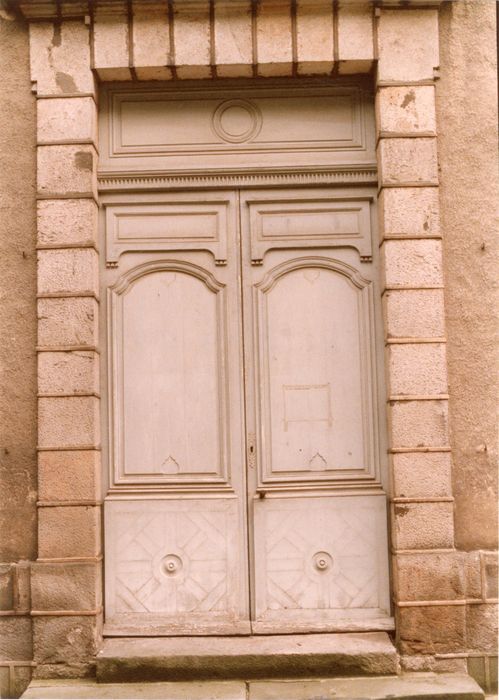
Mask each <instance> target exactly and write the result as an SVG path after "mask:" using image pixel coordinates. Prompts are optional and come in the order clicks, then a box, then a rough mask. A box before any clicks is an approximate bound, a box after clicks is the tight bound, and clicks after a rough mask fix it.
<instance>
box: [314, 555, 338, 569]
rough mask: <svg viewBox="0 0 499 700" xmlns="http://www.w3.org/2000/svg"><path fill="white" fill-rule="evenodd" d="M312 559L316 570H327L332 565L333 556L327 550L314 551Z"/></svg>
mask: <svg viewBox="0 0 499 700" xmlns="http://www.w3.org/2000/svg"><path fill="white" fill-rule="evenodd" d="M312 560H313V563H314V566H315V568H316V569H317V570H318V571H327V570H328V569H330V568H331V567H332V565H333V557H332V556H331V555H330V554H328V553H327V552H316V553H315V554H314V556H313V557H312Z"/></svg>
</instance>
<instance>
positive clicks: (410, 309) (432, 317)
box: [383, 289, 445, 339]
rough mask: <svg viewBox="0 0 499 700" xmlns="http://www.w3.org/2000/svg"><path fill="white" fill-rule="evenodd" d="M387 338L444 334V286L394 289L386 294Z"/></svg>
mask: <svg viewBox="0 0 499 700" xmlns="http://www.w3.org/2000/svg"><path fill="white" fill-rule="evenodd" d="M383 306H384V312H385V314H384V316H385V330H386V335H387V338H388V339H397V338H442V337H443V336H444V334H445V319H444V294H443V291H442V290H441V289H406V290H403V289H398V290H397V289H394V290H390V291H387V292H385V294H384V295H383Z"/></svg>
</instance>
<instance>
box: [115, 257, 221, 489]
mask: <svg viewBox="0 0 499 700" xmlns="http://www.w3.org/2000/svg"><path fill="white" fill-rule="evenodd" d="M110 308H111V314H112V320H113V351H114V357H113V359H114V369H115V372H114V382H115V399H116V402H115V411H114V438H115V440H114V443H115V444H114V450H115V483H116V484H119V483H127V482H129V481H134V480H140V481H143V482H144V481H152V482H157V481H158V480H164V481H186V480H194V481H195V480H203V481H204V482H206V481H214V480H215V481H225V480H226V479H227V471H228V465H227V415H226V412H227V400H228V395H227V391H226V388H227V376H226V367H227V364H228V362H227V348H226V335H227V334H226V310H227V304H226V292H225V289H224V287H223V285H221V284H219V283H217V282H216V281H215V280H214V279H213V278H212V277H211V276H209V275H207V274H206V273H205V272H203V271H202V270H201V269H200V268H199V267H198V266H194V265H192V264H190V263H188V262H186V261H169V260H168V261H153V262H151V263H146V264H143V265H141V266H139V269H138V270H137V269H135V268H134V269H132V271H131V275H128V276H124V277H123V278H121V280H120V283H119V284H118V285H117V286H115V287H114V288H112V289H111V291H110Z"/></svg>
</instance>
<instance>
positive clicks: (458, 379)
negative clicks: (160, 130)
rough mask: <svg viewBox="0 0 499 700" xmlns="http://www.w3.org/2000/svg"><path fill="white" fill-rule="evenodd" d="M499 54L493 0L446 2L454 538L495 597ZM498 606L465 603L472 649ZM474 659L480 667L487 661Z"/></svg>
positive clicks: (445, 193) (443, 163)
mask: <svg viewBox="0 0 499 700" xmlns="http://www.w3.org/2000/svg"><path fill="white" fill-rule="evenodd" d="M496 62H497V52H496V4H495V2H494V1H493V0H482V1H481V0H468V1H466V2H463V1H462V0H460V1H459V2H453V3H446V4H445V5H444V6H443V7H442V9H441V12H440V66H441V79H440V80H439V81H438V83H437V116H438V147H439V161H440V182H441V187H440V197H441V199H440V201H441V216H442V230H443V240H444V266H445V267H444V270H445V303H446V330H447V339H448V356H447V357H448V370H449V393H450V420H451V447H452V457H453V492H454V496H455V542H456V547H457V548H458V549H460V550H464V551H466V552H468V553H469V554H468V560H469V561H470V562H471V561H472V560H473V559H474V558H477V557H479V556H481V557H482V558H484V560H485V562H484V569H483V573H484V576H485V578H486V587H487V589H488V590H489V595H490V597H491V598H494V597H496V596H497V588H496V584H497V559H496V558H495V556H494V555H493V554H492V553H489V550H494V549H495V548H496V547H497V446H498V433H497V425H498V423H497V418H498V415H497V396H498V382H497V370H498V332H499V323H498V313H497V312H498V308H499V307H498V304H497V301H498V297H497V271H498V270H497V254H498V239H497V216H496V210H495V203H496V202H498V201H499V192H498V180H497V65H496ZM480 552H481V555H480ZM495 608H496V606H495V605H492V604H489V605H474V606H469V607H468V611H467V620H466V623H467V624H466V628H467V635H466V636H467V647H468V649H469V650H475V651H476V652H479V651H484V652H489V653H490V652H492V653H493V650H494V647H495V640H496V625H495V620H496V609H495ZM473 664H474V665H475V666H476V667H477V668H478V669H480V667H481V663H480V661H478V660H477V661H473V662H472V665H473ZM493 667H495V669H496V668H497V667H496V665H495V663H491V664H490V668H489V669H488V671H489V674H490V675H492V676H493V675H494V668H493ZM486 671H487V669H486V668H483V669H482V671H480V672H483V674H485V672H486ZM495 673H497V670H495Z"/></svg>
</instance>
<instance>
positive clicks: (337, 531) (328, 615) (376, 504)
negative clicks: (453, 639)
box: [253, 495, 391, 633]
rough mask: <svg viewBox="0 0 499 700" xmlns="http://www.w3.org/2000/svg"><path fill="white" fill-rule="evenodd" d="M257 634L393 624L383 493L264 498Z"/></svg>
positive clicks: (257, 514)
mask: <svg viewBox="0 0 499 700" xmlns="http://www.w3.org/2000/svg"><path fill="white" fill-rule="evenodd" d="M254 518H255V533H254V536H255V570H256V572H257V574H256V590H255V621H254V623H253V630H254V631H255V632H258V633H270V632H289V631H311V632H312V631H323V630H328V629H342V628H345V629H356V628H357V629H366V628H369V627H370V626H372V627H373V628H374V627H376V628H378V629H379V628H380V626H381V628H382V627H383V625H386V626H387V627H390V625H391V621H390V619H389V598H388V585H387V584H388V581H387V577H388V560H387V559H388V550H387V535H386V498H385V496H384V495H378V496H373V495H362V496H333V495H329V496H327V497H310V496H309V497H306V496H304V497H302V498H277V497H275V496H272V497H268V498H265V499H264V500H261V499H257V500H256V501H255V503H254Z"/></svg>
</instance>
